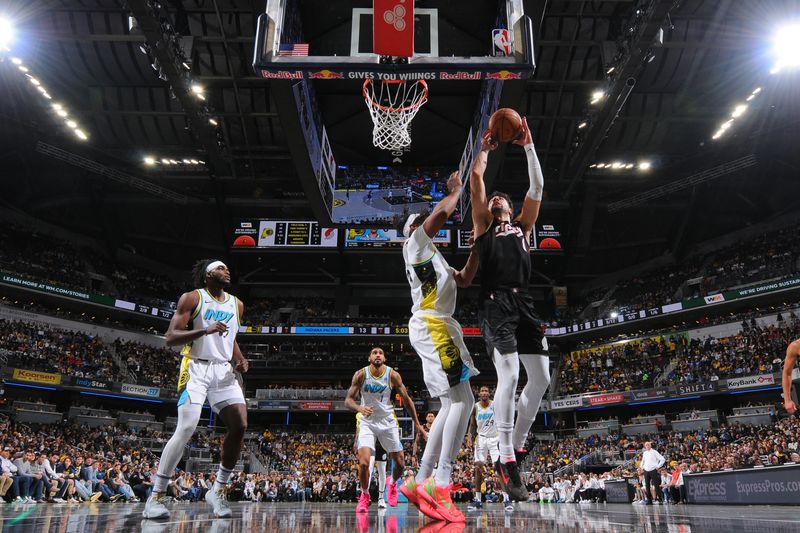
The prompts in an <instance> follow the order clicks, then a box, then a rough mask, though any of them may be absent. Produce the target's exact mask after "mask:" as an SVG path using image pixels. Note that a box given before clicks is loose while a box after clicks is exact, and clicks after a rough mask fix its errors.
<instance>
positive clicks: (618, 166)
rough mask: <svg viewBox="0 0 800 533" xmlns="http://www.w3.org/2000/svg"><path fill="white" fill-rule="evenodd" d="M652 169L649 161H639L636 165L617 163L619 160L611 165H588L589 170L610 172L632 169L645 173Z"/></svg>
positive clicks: (624, 162) (623, 162) (626, 162)
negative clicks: (607, 170)
mask: <svg viewBox="0 0 800 533" xmlns="http://www.w3.org/2000/svg"><path fill="white" fill-rule="evenodd" d="M652 167H653V164H652V163H651V162H650V161H649V160H642V161H639V162H638V163H634V162H632V161H619V160H616V161H613V162H611V163H605V162H602V163H592V164H591V165H589V168H594V169H611V170H614V171H620V170H633V169H638V170H642V171H647V170H650V169H651V168H652Z"/></svg>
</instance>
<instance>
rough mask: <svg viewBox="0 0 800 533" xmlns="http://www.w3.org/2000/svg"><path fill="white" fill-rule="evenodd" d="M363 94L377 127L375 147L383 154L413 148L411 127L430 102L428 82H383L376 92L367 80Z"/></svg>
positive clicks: (374, 137)
mask: <svg viewBox="0 0 800 533" xmlns="http://www.w3.org/2000/svg"><path fill="white" fill-rule="evenodd" d="M363 93H364V101H365V102H366V103H367V109H369V114H370V116H371V117H372V123H373V124H374V126H373V128H372V144H374V145H375V146H376V147H377V148H381V149H383V150H402V149H403V148H406V147H407V146H409V145H411V134H410V133H409V131H408V125H409V124H410V123H411V121H412V120H413V118H414V117H415V116H416V114H417V112H418V111H419V108H420V107H422V105H423V104H424V103H425V102H427V101H428V84H427V83H425V81H424V80H416V81H414V82H410V83H407V82H405V81H403V80H383V81H381V82H380V87H379V88H376V87H375V83H374V82H373V81H372V80H366V81H365V82H364V89H363Z"/></svg>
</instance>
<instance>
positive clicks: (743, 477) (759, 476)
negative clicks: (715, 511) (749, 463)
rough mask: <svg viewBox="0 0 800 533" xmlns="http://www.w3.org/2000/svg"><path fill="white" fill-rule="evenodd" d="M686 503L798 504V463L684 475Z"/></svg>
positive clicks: (799, 489)
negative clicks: (687, 500) (687, 501)
mask: <svg viewBox="0 0 800 533" xmlns="http://www.w3.org/2000/svg"><path fill="white" fill-rule="evenodd" d="M683 479H684V482H685V483H686V492H687V496H688V498H689V503H729V504H767V505H786V504H790V505H798V504H800V466H798V465H791V466H775V467H767V468H752V469H744V470H733V471H730V472H713V473H703V474H684V476H683Z"/></svg>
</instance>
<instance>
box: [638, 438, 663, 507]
mask: <svg viewBox="0 0 800 533" xmlns="http://www.w3.org/2000/svg"><path fill="white" fill-rule="evenodd" d="M666 462H667V460H666V459H664V456H663V455H661V454H660V453H658V452H657V451H655V450H654V449H653V445H652V443H651V442H650V441H647V442H645V443H644V451H643V452H642V470H644V486H645V495H646V497H647V501H646V502H645V505H653V498H655V499H656V500H657V501H658V503H659V504H661V474H659V472H658V469H659V468H661V467H662V466H663V465H664V463H666ZM651 489H652V492H651Z"/></svg>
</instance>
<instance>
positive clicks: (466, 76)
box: [260, 63, 533, 81]
mask: <svg viewBox="0 0 800 533" xmlns="http://www.w3.org/2000/svg"><path fill="white" fill-rule="evenodd" d="M261 68H262V70H261V71H260V74H261V77H263V78H266V79H271V80H297V79H307V80H380V81H386V80H402V81H415V80H441V81H452V80H499V81H507V80H524V79H528V78H530V77H531V76H532V75H533V70H531V69H530V68H528V67H527V66H526V67H522V68H519V69H514V67H513V66H509V67H508V69H502V70H475V71H465V70H463V68H462V70H424V71H410V70H402V71H398V72H380V71H376V70H346V69H341V68H339V67H336V70H333V69H327V68H322V65H319V64H318V65H315V66H314V67H310V68H308V69H307V70H297V69H295V70H278V69H279V68H282V67H281V66H280V63H277V64H274V65H271V66H270V67H268V68H265V67H263V66H262V67H261ZM283 68H285V67H283Z"/></svg>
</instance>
